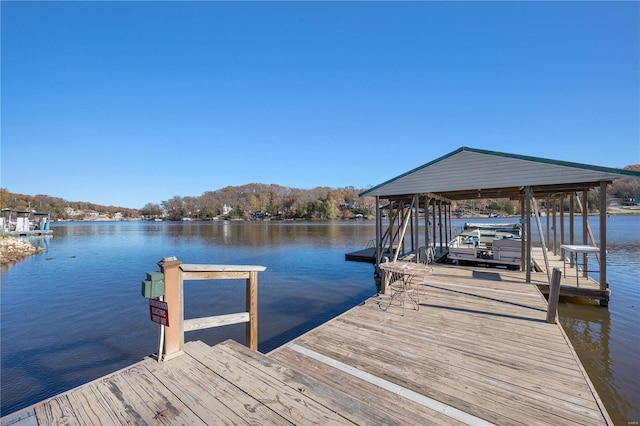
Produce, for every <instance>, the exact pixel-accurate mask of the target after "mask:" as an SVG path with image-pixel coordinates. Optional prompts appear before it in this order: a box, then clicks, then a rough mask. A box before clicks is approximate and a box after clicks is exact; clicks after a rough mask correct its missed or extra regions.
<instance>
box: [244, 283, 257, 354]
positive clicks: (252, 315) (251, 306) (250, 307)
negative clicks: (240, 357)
mask: <svg viewBox="0 0 640 426" xmlns="http://www.w3.org/2000/svg"><path fill="white" fill-rule="evenodd" d="M246 297H247V312H248V313H249V322H248V323H247V324H246V343H245V344H246V346H248V347H249V348H251V349H253V350H254V351H256V350H258V272H257V271H251V272H249V278H247V294H246Z"/></svg>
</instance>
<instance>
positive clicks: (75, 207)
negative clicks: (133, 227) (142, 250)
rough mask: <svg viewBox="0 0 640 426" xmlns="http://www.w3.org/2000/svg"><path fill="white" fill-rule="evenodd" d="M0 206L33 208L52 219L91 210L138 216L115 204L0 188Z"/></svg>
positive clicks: (126, 216)
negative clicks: (71, 212) (15, 191)
mask: <svg viewBox="0 0 640 426" xmlns="http://www.w3.org/2000/svg"><path fill="white" fill-rule="evenodd" d="M0 206H1V207H2V208H3V209H6V208H9V209H16V210H35V211H37V212H41V213H49V215H50V216H51V218H52V219H70V218H71V217H72V216H70V215H69V212H70V211H85V212H88V211H92V212H97V213H101V214H106V215H108V216H109V217H113V215H114V214H115V213H117V212H120V213H122V216H123V217H125V218H135V217H139V216H140V213H139V211H138V209H131V208H126V207H116V206H102V205H99V204H94V203H90V202H86V201H67V200H65V199H62V198H59V197H52V196H49V195H24V194H15V193H12V192H9V191H8V190H7V189H5V188H0Z"/></svg>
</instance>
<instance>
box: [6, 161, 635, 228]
mask: <svg viewBox="0 0 640 426" xmlns="http://www.w3.org/2000/svg"><path fill="white" fill-rule="evenodd" d="M625 169H627V170H635V171H640V165H633V166H628V167H625ZM363 191H364V189H356V188H354V187H353V186H346V187H344V188H328V187H317V188H313V189H297V188H289V187H284V186H280V185H275V184H262V183H251V184H247V185H242V186H227V187H225V188H222V189H218V190H216V191H207V192H205V193H204V194H202V195H200V196H198V197H196V196H179V195H176V196H174V197H173V198H171V199H169V200H165V201H161V202H160V203H147V204H146V205H145V206H144V207H143V208H141V209H132V208H127V207H117V206H103V205H99V204H94V203H90V202H84V201H67V200H64V199H62V198H59V197H52V196H49V195H33V196H32V195H24V194H15V193H12V192H9V191H8V190H7V189H5V188H0V207H1V208H3V209H4V208H11V209H19V210H36V211H38V212H43V213H49V214H50V215H51V218H52V219H54V220H55V219H62V220H64V219H70V218H72V216H70V214H69V212H70V211H85V212H87V211H93V212H97V213H100V214H106V215H108V216H109V217H113V216H114V214H115V213H116V212H120V213H121V214H122V217H123V218H125V219H134V218H140V217H144V218H155V217H162V218H166V219H169V220H180V219H182V218H190V219H196V220H197V219H211V218H214V217H220V216H224V217H227V218H230V219H234V218H241V219H251V218H256V219H265V218H270V219H307V220H339V219H351V218H356V217H362V218H373V217H374V215H375V210H376V209H375V199H374V198H373V197H363V198H359V197H358V194H359V193H361V192H363ZM607 192H608V194H609V196H610V197H613V198H618V199H622V200H634V199H635V200H638V199H640V179H634V178H627V179H618V180H616V181H615V182H614V183H613V184H612V185H610V186H609V188H608V191H607ZM599 197H600V192H599V190H598V189H595V190H592V191H590V192H589V209H590V210H593V209H597V208H598V206H599ZM539 201H540V200H539ZM542 203H544V200H542ZM454 209H458V210H459V211H466V212H468V211H476V212H481V213H489V214H493V213H498V214H506V215H513V214H519V204H518V203H517V202H513V201H512V200H509V199H496V200H493V199H478V200H464V201H459V202H457V203H456V204H455V206H454Z"/></svg>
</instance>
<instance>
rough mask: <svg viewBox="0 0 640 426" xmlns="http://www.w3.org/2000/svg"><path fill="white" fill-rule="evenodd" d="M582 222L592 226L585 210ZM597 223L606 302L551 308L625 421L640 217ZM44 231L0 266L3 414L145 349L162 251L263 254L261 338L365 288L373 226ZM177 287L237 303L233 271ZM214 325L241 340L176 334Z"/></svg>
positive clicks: (299, 327) (637, 320)
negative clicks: (603, 244)
mask: <svg viewBox="0 0 640 426" xmlns="http://www.w3.org/2000/svg"><path fill="white" fill-rule="evenodd" d="M503 221H504V219H503ZM464 222H465V221H464V220H457V221H454V225H455V226H462V224H463V223H464ZM590 224H591V226H592V227H593V231H594V233H595V234H596V238H597V233H598V223H597V218H593V220H592V219H590ZM578 225H579V224H578ZM608 226H609V229H608V232H607V235H608V241H609V245H608V249H609V252H608V262H609V264H608V272H609V281H610V283H611V288H612V292H613V294H612V298H611V301H610V305H609V308H608V309H607V308H601V307H595V306H585V305H575V304H569V303H566V302H565V303H562V304H561V307H560V315H561V320H562V323H563V325H564V327H565V330H566V332H567V334H568V335H569V337H570V339H571V340H572V342H573V343H574V346H575V348H576V351H577V352H578V354H579V356H580V357H581V359H582V361H583V363H584V365H585V368H586V369H587V371H588V373H589V375H590V377H591V380H592V381H593V382H594V384H595V386H596V388H597V389H598V392H599V393H600V396H601V397H602V399H603V400H604V401H605V404H606V405H607V408H608V410H609V413H610V414H611V416H612V417H613V418H614V421H615V422H616V424H624V425H626V424H627V423H628V422H630V421H631V422H633V421H637V420H639V419H640V400H639V398H640V365H639V362H640V361H639V357H638V354H639V353H640V339H639V337H638V336H639V334H638V333H639V331H640V317H639V315H638V307H639V306H640V287H639V283H640V272H639V271H638V266H640V265H639V262H638V259H640V238H638V237H640V235H639V234H640V231H639V230H640V217H638V216H633V217H619V216H616V217H612V218H610V219H609V222H608ZM578 229H579V227H578ZM53 231H54V234H53V236H52V237H51V238H38V239H32V240H31V241H32V243H34V244H35V245H41V246H43V247H45V249H46V251H45V252H44V253H42V254H40V255H37V256H33V257H31V258H29V259H26V260H24V261H22V262H20V263H18V264H16V265H13V266H11V267H9V268H8V269H6V270H4V271H2V272H1V275H0V278H1V323H0V327H1V329H0V330H1V337H2V347H1V358H2V359H1V370H0V371H1V386H2V390H1V403H2V406H1V414H2V415H3V416H4V415H7V414H9V413H11V412H13V411H15V410H18V409H20V408H23V407H26V406H28V405H31V404H33V403H35V402H38V401H40V400H42V399H45V398H47V397H50V396H52V395H55V394H58V393H60V392H62V391H65V390H68V389H71V388H73V387H76V386H79V385H81V384H83V383H86V382H87V381H90V380H93V379H95V378H98V377H101V376H103V375H105V374H109V373H111V372H113V371H115V370H118V369H120V368H124V367H126V366H128V365H130V364H132V363H135V362H137V361H140V360H141V359H142V358H143V357H144V356H146V355H149V354H151V353H155V352H157V350H158V349H157V346H158V327H157V325H156V324H154V323H152V322H151V321H150V320H149V311H148V301H147V300H146V299H145V298H143V297H142V296H141V294H140V282H141V281H142V280H143V279H144V278H145V274H146V272H150V271H157V270H158V267H157V265H156V264H157V262H158V261H159V260H160V259H162V258H163V257H165V256H176V257H177V258H178V259H179V260H181V261H182V262H183V263H210V264H251V265H263V266H266V267H267V270H266V271H264V272H261V273H260V274H259V292H258V294H259V295H258V300H259V333H258V336H259V350H260V351H262V352H268V351H270V350H272V349H274V348H276V347H278V346H280V345H281V344H283V343H285V342H287V341H288V340H290V339H292V338H294V337H296V336H298V335H300V334H302V333H304V332H305V331H307V330H309V329H312V328H314V327H316V326H318V325H319V324H321V323H323V322H325V321H327V320H328V319H330V318H332V317H335V316H336V315H338V314H339V313H341V312H343V311H345V310H347V309H349V308H351V307H353V306H354V305H356V304H358V303H360V302H361V301H363V300H364V299H366V298H368V297H370V296H372V295H374V294H375V293H376V283H375V280H374V277H373V266H372V265H370V264H365V263H357V262H346V261H345V260H344V254H345V253H347V252H350V251H354V250H357V249H360V248H363V247H364V246H365V245H366V243H367V242H368V241H369V240H370V239H371V238H373V237H374V235H375V224H374V223H373V222H358V221H353V222H339V223H307V222H304V223H300V222H227V221H222V222H173V223H172V222H166V223H165V222H106V223H105V222H100V223H97V222H88V223H86V222H80V223H67V224H54V226H53ZM578 232H579V231H578ZM185 287H186V288H185V316H186V317H187V318H196V317H202V316H211V315H215V314H223V313H232V312H238V311H242V310H244V281H237V280H228V281H227V280H222V281H211V282H201V281H193V282H187V283H186V285H185ZM228 338H232V339H235V340H238V341H240V342H244V325H243V324H239V325H233V326H229V327H222V328H218V329H209V330H200V331H195V332H190V333H187V334H186V335H185V339H186V340H188V341H189V340H202V341H204V342H206V343H208V344H215V343H217V342H219V341H222V340H225V339H228Z"/></svg>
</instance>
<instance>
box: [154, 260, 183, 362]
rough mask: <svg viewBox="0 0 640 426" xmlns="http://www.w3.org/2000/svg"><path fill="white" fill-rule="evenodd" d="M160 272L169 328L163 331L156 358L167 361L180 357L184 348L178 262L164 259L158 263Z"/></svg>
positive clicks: (164, 327) (180, 281)
mask: <svg viewBox="0 0 640 426" xmlns="http://www.w3.org/2000/svg"><path fill="white" fill-rule="evenodd" d="M158 266H159V267H160V272H162V273H163V274H164V301H165V302H166V303H167V305H168V310H169V312H168V315H167V316H168V322H169V326H168V327H166V326H161V327H163V329H164V345H163V348H162V353H161V354H158V358H159V359H161V360H163V361H167V360H169V359H171V358H175V357H176V356H178V355H181V354H182V353H183V352H182V350H183V347H184V331H183V322H182V320H183V319H184V315H183V310H184V307H183V294H182V293H183V292H182V288H183V286H182V279H181V277H180V261H179V260H178V259H176V258H175V257H174V258H168V257H167V258H164V259H163V260H161V261H160V262H158Z"/></svg>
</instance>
